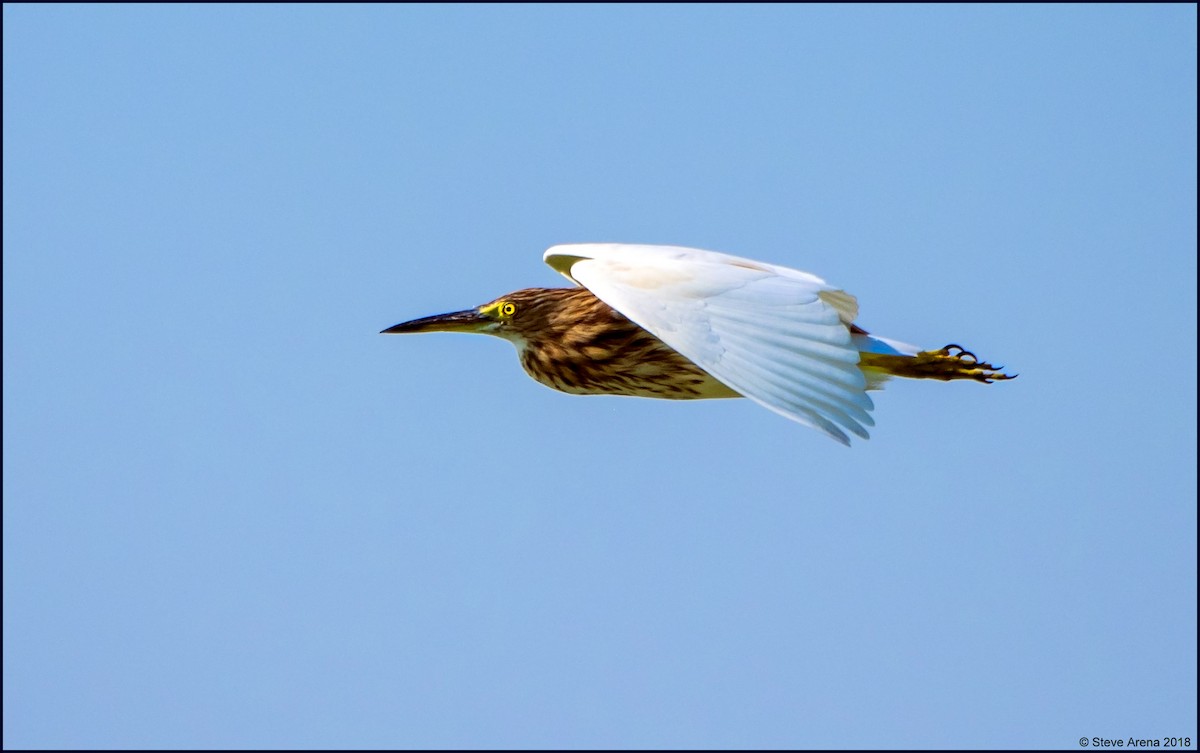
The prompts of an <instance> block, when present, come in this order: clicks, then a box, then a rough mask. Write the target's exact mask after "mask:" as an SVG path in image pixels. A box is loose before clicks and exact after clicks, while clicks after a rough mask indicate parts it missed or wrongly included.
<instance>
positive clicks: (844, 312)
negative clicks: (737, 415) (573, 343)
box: [544, 243, 875, 444]
mask: <svg viewBox="0 0 1200 753" xmlns="http://www.w3.org/2000/svg"><path fill="white" fill-rule="evenodd" d="M544 258H545V261H546V263H547V264H549V265H550V266H551V267H553V268H554V269H556V270H558V271H559V272H561V273H562V274H564V275H566V276H567V277H568V278H570V279H571V280H573V281H574V282H576V283H578V284H580V285H582V286H584V287H585V288H587V289H588V290H590V291H591V292H592V293H594V294H595V295H596V297H598V298H599V299H600V300H602V301H604V302H605V303H607V304H608V305H610V306H612V307H613V308H615V309H616V310H618V311H620V312H621V313H622V314H624V315H625V316H627V317H629V318H630V319H631V320H633V321H634V322H635V323H636V324H638V325H639V326H641V327H643V328H644V329H646V330H648V331H650V332H651V333H653V334H654V335H655V336H656V337H658V338H659V339H660V340H662V341H663V342H665V343H666V344H667V345H670V346H671V347H672V348H674V349H675V350H677V351H679V353H680V354H682V355H683V356H685V357H686V358H687V359H688V360H690V361H692V362H693V363H695V364H696V365H697V366H699V367H700V368H702V369H704V370H705V371H707V372H708V373H709V374H711V375H712V376H713V377H714V378H716V379H717V380H718V381H720V382H722V383H724V384H725V385H727V386H729V387H730V388H731V389H733V390H735V391H737V392H739V393H740V394H742V395H745V396H746V397H748V398H750V399H751V400H754V401H755V402H757V403H759V404H761V405H763V406H765V407H767V408H769V409H771V410H773V411H775V412H776V413H780V414H782V415H784V416H787V417H788V418H790V419H792V420H794V421H798V422H800V423H802V424H805V425H808V426H812V427H814V428H816V429H819V430H821V431H823V432H825V433H826V434H828V435H829V436H831V437H833V438H834V439H836V440H838V441H839V442H842V443H843V444H849V438H848V437H847V436H846V433H845V431H843V430H842V429H845V430H847V431H850V432H851V433H853V434H856V435H858V436H860V437H862V438H864V439H866V438H867V436H868V435H867V430H866V429H865V428H864V427H865V426H874V424H875V422H874V421H873V420H872V419H871V415H870V413H869V411H870V410H872V409H873V408H874V405H873V404H872V402H871V398H870V397H868V396H867V393H866V379H865V378H864V376H863V373H862V371H861V370H860V369H859V368H858V361H859V354H858V349H857V348H856V347H855V346H854V343H853V342H852V340H851V336H850V331H849V329H848V327H847V324H849V323H850V321H852V320H853V319H854V317H855V316H856V315H857V312H858V303H857V301H855V299H854V296H852V295H850V294H848V293H846V292H844V291H841V290H837V289H836V288H833V287H831V286H830V285H828V284H826V283H825V281H824V280H822V279H821V278H819V277H815V276H813V275H810V274H808V273H806V272H800V271H798V270H795V269H788V268H787V267H778V266H774V265H771V264H764V263H762V262H757V261H752V260H750V259H742V258H739V257H737V256H729V255H727V254H719V253H715V252H712V251H700V250H698V249H693V248H683V247H680V246H641V245H626V244H617V243H581V244H571V245H561V246H554V247H552V248H550V249H549V250H548V251H546V254H545V257H544ZM839 427H841V428H839Z"/></svg>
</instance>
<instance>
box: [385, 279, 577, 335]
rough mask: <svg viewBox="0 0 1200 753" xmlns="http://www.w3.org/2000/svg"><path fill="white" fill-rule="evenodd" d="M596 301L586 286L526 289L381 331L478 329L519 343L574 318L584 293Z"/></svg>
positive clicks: (401, 333)
mask: <svg viewBox="0 0 1200 753" xmlns="http://www.w3.org/2000/svg"><path fill="white" fill-rule="evenodd" d="M581 293H582V294H584V295H586V296H587V297H588V298H592V300H595V299H594V298H593V297H592V296H591V294H590V293H588V292H587V290H586V289H584V288H526V289H525V290H518V291H516V292H514V293H509V294H508V295H504V296H501V297H499V298H497V299H496V300H494V301H491V302H490V303H485V304H483V305H482V306H477V307H475V308H473V309H467V310H465V311H455V312H453V313H450V314H437V315H435V316H426V317H422V318H420V319H413V320H412V321H408V322H401V323H400V324H397V325H395V326H393V327H388V328H387V329H385V330H383V331H382V332H381V334H385V335H404V334H415V333H419V332H474V333H478V334H484V335H495V336H496V337H503V338H504V339H506V340H511V341H513V342H514V343H516V344H517V345H518V346H522V345H524V344H525V343H526V342H529V341H531V340H538V339H541V338H544V337H546V336H548V335H550V334H551V333H552V332H553V331H554V330H555V329H556V328H557V327H556V325H558V324H559V322H560V321H562V322H563V323H567V322H569V321H570V317H569V315H570V314H571V313H573V312H574V310H575V309H576V307H574V306H572V305H571V301H572V299H574V298H578V297H580V294H581Z"/></svg>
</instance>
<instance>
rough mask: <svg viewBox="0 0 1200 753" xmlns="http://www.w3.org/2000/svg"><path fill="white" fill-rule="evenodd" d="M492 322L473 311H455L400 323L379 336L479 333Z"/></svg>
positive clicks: (383, 331)
mask: <svg viewBox="0 0 1200 753" xmlns="http://www.w3.org/2000/svg"><path fill="white" fill-rule="evenodd" d="M489 324H494V322H493V321H492V320H491V319H489V318H487V317H486V316H484V315H483V314H481V313H479V312H478V311H476V310H475V309H467V310H466V311H455V312H454V313H453V314H438V315H436V316H426V317H423V318H421V319H413V320H412V321H411V322H401V323H400V324H397V325H395V326H393V327H388V328H387V329H385V330H382V331H381V332H380V333H379V334H381V335H408V334H413V333H416V332H481V331H483V329H484V328H485V327H486V326H487V325H489Z"/></svg>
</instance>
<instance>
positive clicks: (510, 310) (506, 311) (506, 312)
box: [500, 303, 517, 316]
mask: <svg viewBox="0 0 1200 753" xmlns="http://www.w3.org/2000/svg"><path fill="white" fill-rule="evenodd" d="M515 313H517V307H516V306H514V305H513V304H511V303H504V304H501V305H500V314H501V315H503V316H512V315H513V314H515Z"/></svg>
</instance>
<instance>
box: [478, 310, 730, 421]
mask: <svg viewBox="0 0 1200 753" xmlns="http://www.w3.org/2000/svg"><path fill="white" fill-rule="evenodd" d="M498 302H505V303H512V304H515V306H516V313H515V314H514V315H513V316H512V317H511V319H510V320H509V321H507V322H506V323H505V324H504V325H503V326H502V327H501V328H500V330H498V331H497V332H496V333H495V334H497V335H500V336H501V337H505V338H506V339H509V340H512V341H513V343H514V344H516V346H517V349H518V350H519V351H520V354H521V365H522V366H523V367H524V368H525V371H526V372H527V373H528V374H529V375H530V376H531V377H533V378H534V379H536V380H537V381H539V382H541V383H542V384H544V385H546V386H548V387H552V388H554V389H556V390H561V391H562V392H569V393H572V394H576V395H632V396H637V397H657V398H669V399H680V400H687V399H697V398H710V397H739V395H738V394H737V393H736V392H734V391H733V390H731V389H729V388H728V387H726V386H725V385H724V384H721V383H720V382H718V381H717V380H715V379H713V378H712V377H711V376H709V374H708V373H707V372H705V371H704V370H702V369H701V368H700V367H698V366H696V365H695V364H694V363H692V362H691V361H689V360H688V359H686V358H684V357H683V356H681V355H680V354H679V353H678V352H676V351H675V350H673V349H672V348H670V347H669V346H667V345H666V344H665V343H663V341H662V340H659V339H658V338H657V337H655V336H654V335H652V334H650V333H649V332H647V331H646V330H644V329H642V328H641V327H639V326H638V325H636V324H634V323H633V322H632V321H630V320H629V319H628V318H627V317H625V315H624V314H621V313H620V312H619V311H617V310H616V309H614V308H613V307H611V306H609V305H608V304H607V303H605V302H604V301H602V300H600V299H599V298H597V297H596V296H595V295H593V294H592V293H591V292H590V291H589V290H587V289H586V288H527V289H525V290H518V291H516V292H514V293H510V294H508V295H506V296H503V297H501V298H499V299H497V301H496V303H498ZM489 305H490V304H489ZM484 308H486V307H484Z"/></svg>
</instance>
